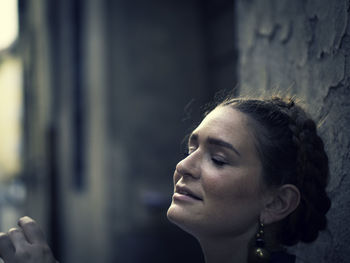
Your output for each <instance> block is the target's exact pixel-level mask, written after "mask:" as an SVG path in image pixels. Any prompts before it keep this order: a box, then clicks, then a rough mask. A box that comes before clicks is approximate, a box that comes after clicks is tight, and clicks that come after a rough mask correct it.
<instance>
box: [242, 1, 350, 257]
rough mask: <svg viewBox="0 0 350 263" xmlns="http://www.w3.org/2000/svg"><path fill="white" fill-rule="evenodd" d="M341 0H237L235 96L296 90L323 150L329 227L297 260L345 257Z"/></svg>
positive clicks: (347, 30) (349, 127) (346, 115)
mask: <svg viewBox="0 0 350 263" xmlns="http://www.w3.org/2000/svg"><path fill="white" fill-rule="evenodd" d="M348 9H349V1H345V0H335V1H327V0H312V1H302V0H295V1H287V0H278V1H277V0H263V1H261V0H259V1H258V0H249V1H248V0H238V1H237V7H236V17H237V23H238V27H237V30H238V46H239V47H238V52H239V66H238V71H239V73H238V78H239V80H240V94H243V95H245V94H249V95H252V94H253V95H261V94H266V93H267V94H271V93H274V92H276V91H279V92H282V94H287V93H288V94H295V95H297V96H298V97H300V98H301V99H302V100H303V101H304V102H305V104H306V108H307V109H308V111H309V112H310V113H311V115H312V116H313V117H314V118H315V119H316V120H317V121H319V122H320V127H319V131H320V134H321V135H322V137H323V139H324V141H325V144H326V149H327V152H328V154H329V159H330V168H331V180H330V184H329V188H328V191H329V194H330V196H331V198H332V208H331V210H330V211H329V213H328V219H329V226H328V229H327V230H326V231H324V232H323V233H321V234H320V237H319V239H318V240H317V241H316V242H314V243H312V244H308V245H305V244H300V245H298V246H297V247H296V248H295V251H296V254H297V256H298V258H299V260H300V261H305V262H350V246H349V244H350V231H349V230H348V229H349V228H348V223H349V220H348V218H349V217H350V208H349V207H350V190H349V189H350V175H349V168H350V162H349V159H350V158H349V149H350V138H349V134H350V102H349V98H350V89H349V82H350V78H349V77H350V70H349V54H350V41H349V40H350V27H349V11H348Z"/></svg>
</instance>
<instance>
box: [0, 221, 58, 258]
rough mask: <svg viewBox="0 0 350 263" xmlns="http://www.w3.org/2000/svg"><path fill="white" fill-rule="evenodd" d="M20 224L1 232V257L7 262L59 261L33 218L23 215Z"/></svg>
mask: <svg viewBox="0 0 350 263" xmlns="http://www.w3.org/2000/svg"><path fill="white" fill-rule="evenodd" d="M18 226H19V227H18V228H11V229H10V230H9V231H8V232H7V233H0V257H1V258H2V259H3V260H4V262H5V263H21V262H23V263H24V262H25V263H58V262H56V260H55V259H54V257H53V255H52V252H51V249H50V248H49V246H48V245H47V242H46V240H45V237H44V233H43V232H42V231H41V229H40V228H39V226H38V225H37V224H36V222H35V221H34V220H33V219H31V218H29V217H27V216H26V217H22V218H21V219H19V221H18Z"/></svg>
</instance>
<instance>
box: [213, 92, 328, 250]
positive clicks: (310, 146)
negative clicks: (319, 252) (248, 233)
mask: <svg viewBox="0 0 350 263" xmlns="http://www.w3.org/2000/svg"><path fill="white" fill-rule="evenodd" d="M220 105H221V106H230V107H233V108H234V109H236V110H238V111H240V112H242V113H244V114H246V115H247V116H248V117H249V118H248V119H249V120H250V121H249V124H248V125H251V126H252V128H253V133H254V136H255V139H256V142H255V143H256V147H257V150H258V152H259V155H260V159H261V162H262V166H263V179H264V182H265V183H266V185H267V186H281V185H283V184H287V183H288V184H293V185H295V186H296V187H297V188H298V189H299V191H300V194H301V200H300V204H299V206H298V207H297V209H296V210H295V211H294V212H293V213H291V214H290V215H289V216H288V217H286V218H285V219H283V220H282V221H281V222H279V227H278V231H277V234H276V235H277V236H276V238H277V239H278V241H279V243H281V244H283V245H294V244H296V243H297V242H299V241H303V242H312V241H314V240H315V239H316V238H317V236H318V232H319V231H320V230H323V229H325V228H326V224H327V220H326V216H325V214H326V213H327V211H328V210H329V208H330V204H331V202H330V199H329V197H328V196H327V193H326V190H325V188H326V186H327V183H328V177H329V168H328V157H327V154H326V152H325V150H324V145H323V141H322V139H321V138H320V137H319V135H318V134H317V131H316V124H315V122H314V121H313V120H312V119H311V118H309V117H308V116H307V114H306V113H305V111H304V110H303V109H302V108H301V107H300V106H298V105H296V103H295V101H294V100H293V99H282V98H280V97H273V98H271V99H235V98H231V99H226V100H225V101H223V102H222V103H221V104H220Z"/></svg>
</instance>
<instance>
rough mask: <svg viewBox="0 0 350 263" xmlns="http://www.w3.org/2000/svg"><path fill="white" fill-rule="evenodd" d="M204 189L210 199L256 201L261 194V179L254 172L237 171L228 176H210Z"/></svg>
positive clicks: (204, 183) (204, 184)
mask: <svg viewBox="0 0 350 263" xmlns="http://www.w3.org/2000/svg"><path fill="white" fill-rule="evenodd" d="M203 187H204V188H205V189H204V190H205V192H206V193H207V194H208V197H212V198H213V199H215V200H216V199H218V200H219V201H220V200H225V199H227V200H231V201H235V200H249V199H255V198H256V196H257V195H258V193H259V177H258V174H257V173H255V172H254V171H249V172H248V171H241V170H239V169H237V170H233V171H232V172H230V173H226V174H218V175H217V176H210V177H209V176H208V177H207V178H206V179H205V180H204V182H203Z"/></svg>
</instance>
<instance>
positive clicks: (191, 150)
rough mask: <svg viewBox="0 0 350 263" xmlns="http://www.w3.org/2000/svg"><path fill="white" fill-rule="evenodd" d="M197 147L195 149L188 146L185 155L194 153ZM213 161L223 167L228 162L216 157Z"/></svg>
mask: <svg viewBox="0 0 350 263" xmlns="http://www.w3.org/2000/svg"><path fill="white" fill-rule="evenodd" d="M195 150H196V149H193V147H188V148H187V151H186V152H184V156H185V157H187V156H189V155H190V154H191V153H193V152H194V151H195ZM211 161H212V162H213V163H214V165H215V166H217V167H223V166H224V165H226V164H227V163H226V162H224V161H221V160H218V159H216V158H214V157H212V158H211Z"/></svg>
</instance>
